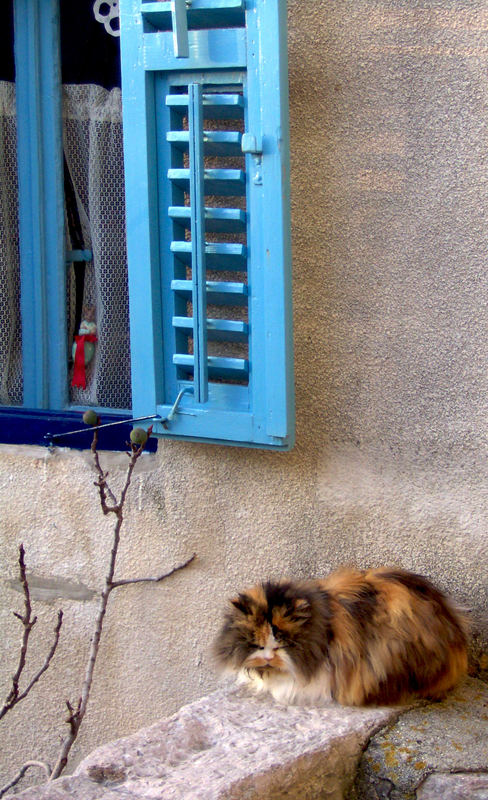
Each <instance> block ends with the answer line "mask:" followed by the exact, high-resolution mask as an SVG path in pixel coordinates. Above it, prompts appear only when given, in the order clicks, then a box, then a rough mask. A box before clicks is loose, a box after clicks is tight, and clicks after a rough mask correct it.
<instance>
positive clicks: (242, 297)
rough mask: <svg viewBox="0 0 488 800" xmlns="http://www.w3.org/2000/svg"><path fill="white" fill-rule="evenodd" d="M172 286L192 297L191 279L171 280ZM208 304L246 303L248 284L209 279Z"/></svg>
mask: <svg viewBox="0 0 488 800" xmlns="http://www.w3.org/2000/svg"><path fill="white" fill-rule="evenodd" d="M171 288H172V290H173V291H174V292H178V293H179V294H181V295H183V296H185V297H187V298H188V299H190V298H191V294H192V282H191V281H188V280H178V279H177V280H174V281H171ZM207 304H208V305H216V306H221V305H228V306H243V305H246V304H247V286H246V284H245V283H234V282H231V281H207Z"/></svg>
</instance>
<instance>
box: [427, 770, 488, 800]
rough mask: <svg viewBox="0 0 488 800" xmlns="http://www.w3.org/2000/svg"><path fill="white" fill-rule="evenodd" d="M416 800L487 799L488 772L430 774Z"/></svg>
mask: <svg viewBox="0 0 488 800" xmlns="http://www.w3.org/2000/svg"><path fill="white" fill-rule="evenodd" d="M417 800H488V772H487V773H484V774H481V773H467V774H465V775H463V774H456V775H450V774H449V773H447V774H438V775H430V776H429V777H428V778H427V780H426V781H425V782H424V783H423V784H422V786H420V788H419V789H418V791H417Z"/></svg>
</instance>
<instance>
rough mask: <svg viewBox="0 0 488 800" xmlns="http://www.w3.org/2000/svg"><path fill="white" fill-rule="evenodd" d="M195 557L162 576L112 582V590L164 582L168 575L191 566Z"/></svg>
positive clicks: (194, 555)
mask: <svg viewBox="0 0 488 800" xmlns="http://www.w3.org/2000/svg"><path fill="white" fill-rule="evenodd" d="M196 557H197V554H196V553H193V555H192V556H190V558H187V559H186V561H184V562H183V563H182V564H178V566H177V567H173V569H170V571H169V572H165V573H164V574H163V575H158V576H157V577H154V578H128V579H126V580H121V581H112V587H111V588H112V589H117V588H118V587H119V586H128V585H129V584H130V583H159V582H160V581H164V579H165V578H169V576H170V575H173V574H174V573H175V572H178V571H179V570H180V569H184V568H185V567H187V566H188V564H191V562H192V561H194V560H195V559H196Z"/></svg>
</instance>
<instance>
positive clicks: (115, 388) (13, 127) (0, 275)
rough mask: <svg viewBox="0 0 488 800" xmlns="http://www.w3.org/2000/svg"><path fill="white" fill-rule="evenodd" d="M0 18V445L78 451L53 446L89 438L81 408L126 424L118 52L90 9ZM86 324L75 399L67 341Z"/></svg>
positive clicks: (124, 433)
mask: <svg viewBox="0 0 488 800" xmlns="http://www.w3.org/2000/svg"><path fill="white" fill-rule="evenodd" d="M60 11H61V13H60ZM14 12H15V13H14ZM5 14H6V15H7V19H6V24H3V23H5ZM3 15H4V18H3V19H2V34H1V35H2V37H3V41H2V45H3V46H2V58H1V60H0V164H1V167H0V168H1V169H2V175H1V178H2V180H0V242H1V245H2V246H1V248H0V279H1V282H2V297H1V300H0V312H1V314H0V368H1V376H2V382H1V385H0V402H1V403H2V404H3V407H2V408H1V409H0V434H1V441H4V442H10V443H15V442H20V443H39V444H47V443H49V442H50V441H52V442H53V443H54V442H55V443H57V444H62V445H71V446H82V447H86V446H89V444H90V441H91V436H90V434H89V433H84V434H83V435H82V436H81V437H80V436H70V437H69V438H68V437H64V436H63V437H60V438H57V436H58V435H59V434H60V433H61V432H63V431H72V430H74V429H79V428H83V427H84V426H83V425H81V424H80V423H81V413H80V412H81V409H84V408H86V407H87V406H94V407H96V408H97V409H98V411H99V413H100V414H101V417H102V422H109V421H120V419H124V418H125V419H127V418H128V417H130V416H131V388H130V352H129V330H128V327H129V321H128V320H129V310H128V288H127V266H126V261H127V259H126V248H125V221H124V220H125V207H124V186H123V152H122V113H121V98H120V56H119V44H118V40H117V39H115V38H114V37H111V36H109V35H108V34H107V33H106V31H105V30H104V28H103V26H101V25H100V24H99V23H98V22H97V21H96V20H95V17H94V14H93V0H80V2H79V3H77V4H76V7H75V8H73V7H72V4H67V3H59V2H58V0H47V2H46V0H42V1H40V0H15V2H12V0H11V1H10V2H8V3H7V6H6V8H4V10H3ZM14 17H15V56H16V58H15V60H16V70H15V72H16V74H15V72H14ZM60 29H61V36H60ZM60 39H61V48H60ZM60 50H61V52H62V60H60ZM87 53H89V54H90V55H89V57H88V58H87V56H86V54H87ZM14 77H15V78H16V84H14ZM61 80H62V86H61ZM17 153H18V158H17ZM17 170H18V172H19V181H18V182H17ZM19 205H20V210H19ZM90 312H91V314H92V316H93V317H94V319H95V320H96V326H97V339H98V340H97V343H96V345H95V348H93V345H92V350H93V349H94V351H95V354H94V356H93V358H92V360H91V362H90V364H89V365H88V366H87V368H86V388H83V387H82V386H74V385H73V381H72V378H73V353H72V343H73V338H74V335H75V334H77V333H78V330H79V327H80V322H81V320H82V318H83V317H85V316H86V315H88V314H89V313H90ZM130 427H131V426H130V425H127V426H125V428H123V429H122V430H121V429H120V428H114V429H111V428H107V429H106V430H104V431H103V435H102V434H101V436H100V442H101V445H102V446H104V447H109V448H117V447H124V443H125V440H126V439H127V438H128V434H129V431H130ZM46 434H52V435H53V437H54V438H52V439H51V438H49V437H48V438H45V437H46ZM154 445H155V443H154V442H153V445H152V446H153V448H154Z"/></svg>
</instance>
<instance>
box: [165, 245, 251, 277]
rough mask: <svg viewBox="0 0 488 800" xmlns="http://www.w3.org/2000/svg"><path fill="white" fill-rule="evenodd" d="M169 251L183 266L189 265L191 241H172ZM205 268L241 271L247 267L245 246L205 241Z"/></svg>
mask: <svg viewBox="0 0 488 800" xmlns="http://www.w3.org/2000/svg"><path fill="white" fill-rule="evenodd" d="M171 252H172V253H174V255H175V256H176V257H177V259H178V261H181V263H182V264H184V265H185V266H188V267H190V266H191V242H184V241H183V242H172V243H171ZM205 257H206V261H207V269H215V270H231V271H238V272H243V271H245V269H246V267H247V247H246V245H244V244H236V243H234V242H217V243H215V244H214V243H213V242H207V244H206V245H205Z"/></svg>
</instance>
